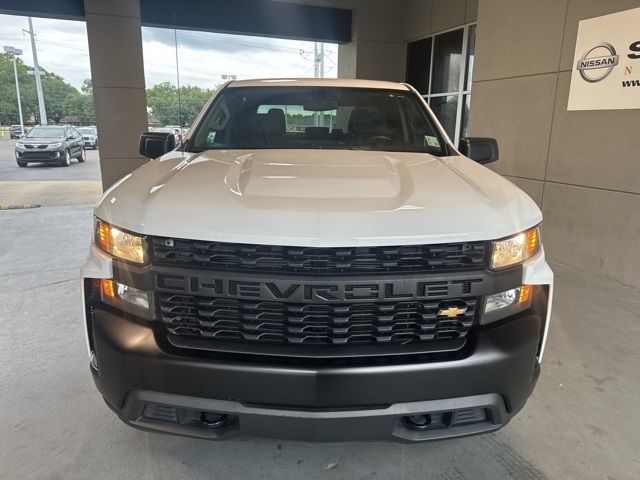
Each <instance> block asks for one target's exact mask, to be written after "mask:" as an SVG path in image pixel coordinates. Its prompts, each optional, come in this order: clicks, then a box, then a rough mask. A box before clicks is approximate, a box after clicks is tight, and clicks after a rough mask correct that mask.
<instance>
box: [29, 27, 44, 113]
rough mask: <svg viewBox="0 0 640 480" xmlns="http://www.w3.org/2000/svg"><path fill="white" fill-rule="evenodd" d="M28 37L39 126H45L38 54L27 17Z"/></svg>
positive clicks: (34, 37)
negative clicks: (29, 39)
mask: <svg viewBox="0 0 640 480" xmlns="http://www.w3.org/2000/svg"><path fill="white" fill-rule="evenodd" d="M28 33H29V36H30V37H31V51H32V52H33V71H34V72H35V75H36V91H37V93H38V107H39V108H40V124H41V125H46V124H47V109H46V107H45V105H44V95H43V94H42V81H41V80H40V67H39V66H38V52H37V51H36V35H35V34H34V33H33V23H32V22H31V17H29V32H28Z"/></svg>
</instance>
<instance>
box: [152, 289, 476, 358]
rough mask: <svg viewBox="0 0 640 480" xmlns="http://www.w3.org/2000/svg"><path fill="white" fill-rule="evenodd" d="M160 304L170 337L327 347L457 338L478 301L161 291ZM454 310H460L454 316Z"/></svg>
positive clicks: (463, 334) (471, 319) (471, 316)
mask: <svg viewBox="0 0 640 480" xmlns="http://www.w3.org/2000/svg"><path fill="white" fill-rule="evenodd" d="M159 301H160V311H161V316H162V320H163V321H164V323H165V325H166V327H167V329H168V330H169V332H170V333H172V334H174V335H179V336H187V337H197V338H203V339H212V340H223V341H239V342H245V343H247V342H253V343H255V342H257V343H271V344H280V345H303V344H311V345H327V346H331V345H333V346H337V345H356V344H357V345H372V344H376V345H384V344H396V345H397V344H410V343H420V342H437V341H440V340H452V339H458V338H461V337H464V336H466V334H467V332H468V331H469V328H470V327H471V324H472V323H473V319H474V317H475V314H476V304H477V298H476V297H472V298H464V299H447V300H408V301H395V302H375V303H331V304H328V303H285V302H271V301H259V300H246V299H242V300H238V299H229V298H217V297H200V296H195V295H186V294H170V293H159ZM453 309H461V310H459V311H458V312H454V311H453ZM463 309H466V310H463ZM445 312H446V313H445ZM456 313H457V314H456ZM447 314H449V315H454V316H452V317H449V316H447Z"/></svg>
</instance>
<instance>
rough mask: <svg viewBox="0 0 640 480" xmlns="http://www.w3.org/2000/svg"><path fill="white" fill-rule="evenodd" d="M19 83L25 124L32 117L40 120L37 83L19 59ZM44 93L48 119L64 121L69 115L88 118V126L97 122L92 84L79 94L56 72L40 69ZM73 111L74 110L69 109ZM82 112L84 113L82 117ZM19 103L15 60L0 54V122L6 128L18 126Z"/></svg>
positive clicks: (88, 83) (86, 84)
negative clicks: (14, 67) (13, 125)
mask: <svg viewBox="0 0 640 480" xmlns="http://www.w3.org/2000/svg"><path fill="white" fill-rule="evenodd" d="M16 68H17V70H18V80H19V82H20V96H21V100H22V112H23V115H24V119H25V121H26V120H27V119H28V118H30V117H33V118H39V114H40V111H39V109H38V99H37V95H36V82H35V77H34V76H33V75H29V74H28V73H27V72H28V70H30V68H31V67H28V66H27V65H25V64H24V62H23V61H22V60H21V59H20V58H18V59H16ZM40 71H41V79H42V91H43V93H44V102H45V107H46V109H47V115H48V116H49V118H62V117H64V116H66V115H72V116H76V117H78V118H85V119H86V120H81V121H82V122H86V123H93V122H95V114H94V112H93V93H92V91H91V81H87V80H85V83H84V85H83V87H82V89H83V91H82V92H80V91H78V90H77V89H76V88H74V87H73V86H72V85H69V84H68V83H67V82H65V81H64V79H63V78H62V77H60V76H59V75H56V74H55V73H51V72H48V71H47V70H45V69H43V68H41V69H40ZM69 108H71V109H72V110H68V109H69ZM80 113H82V114H80ZM19 121H20V120H19V118H18V102H17V99H16V88H15V81H14V74H13V59H12V58H11V55H9V54H5V53H3V54H0V123H2V124H5V125H10V124H17V123H19Z"/></svg>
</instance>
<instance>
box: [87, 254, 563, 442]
mask: <svg viewBox="0 0 640 480" xmlns="http://www.w3.org/2000/svg"><path fill="white" fill-rule="evenodd" d="M82 276H83V278H113V276H114V266H113V262H112V261H111V258H110V257H109V256H108V255H106V254H104V253H103V252H101V251H100V250H98V249H97V248H96V247H92V249H91V254H90V256H89V258H88V259H87V261H86V262H85V264H84V266H83V271H82ZM523 283H527V284H531V285H537V287H536V292H537V295H538V299H539V300H540V301H538V302H535V305H536V308H532V309H530V310H528V311H526V312H522V313H520V314H518V315H516V316H514V317H512V318H509V319H505V320H502V321H500V322H498V323H495V324H491V325H489V326H486V327H482V328H477V329H476V330H475V331H474V333H473V336H472V338H471V339H470V342H469V346H468V347H469V348H468V349H466V350H465V352H464V355H460V356H455V358H447V359H444V360H442V359H439V360H437V361H434V360H433V359H429V360H424V359H422V360H421V359H420V358H419V357H417V358H411V357H406V359H398V358H397V357H395V358H392V359H379V360H380V361H369V362H365V363H362V364H359V363H357V362H344V363H340V364H335V365H334V364H330V363H326V364H319V363H313V362H309V363H305V362H291V361H288V360H286V359H283V358H281V357H264V356H259V355H242V354H212V353H202V352H200V353H197V352H194V351H186V350H176V349H175V348H173V349H172V348H167V344H166V341H165V339H164V338H163V337H162V336H161V335H158V336H157V335H156V333H155V332H154V329H153V323H154V322H147V321H140V320H136V319H135V318H133V317H129V316H127V315H126V314H121V313H119V312H117V311H114V310H111V309H109V308H108V307H106V308H101V307H94V308H93V309H92V311H91V309H88V308H87V309H85V311H86V313H87V315H86V322H85V325H86V326H87V341H88V349H89V352H90V354H91V355H93V356H94V357H93V358H94V360H95V362H96V364H97V369H96V368H93V367H92V368H91V371H92V373H93V378H94V381H95V383H96V386H97V388H98V390H99V391H100V393H101V394H102V395H103V397H104V399H105V401H106V403H107V404H108V405H109V407H110V408H112V409H113V410H114V411H115V412H116V413H117V415H118V416H119V417H120V418H121V419H122V420H123V421H124V422H125V423H127V424H129V425H131V426H134V427H136V428H141V429H144V430H152V431H159V432H166V433H172V434H179V435H186V436H192V437H200V438H209V439H225V438H229V437H232V436H250V437H267V438H279V439H290V440H299V441H318V442H320V441H368V440H390V441H400V442H419V441H425V440H433V439H441V438H452V437H460V436H466V435H473V434H478V433H484V432H489V431H493V430H496V429H498V428H501V427H502V426H504V425H505V424H506V423H508V422H509V421H510V419H511V418H512V417H513V415H515V414H516V413H517V412H518V411H519V410H520V409H521V408H522V407H523V406H524V404H525V402H526V400H527V398H528V397H529V395H530V394H531V392H532V390H533V388H534V386H535V383H536V381H537V378H538V375H539V371H540V366H539V362H540V359H541V358H542V353H543V351H544V344H545V341H546V337H547V332H548V325H549V314H550V310H551V298H552V286H553V274H552V273H551V270H550V269H549V267H548V265H547V264H546V262H545V260H544V255H543V253H541V254H540V255H538V256H537V258H535V259H532V260H531V261H529V262H528V263H527V264H526V265H525V266H524V268H523ZM84 287H85V283H83V288H84ZM534 298H535V297H534ZM206 412H214V413H217V414H225V415H227V417H226V421H225V422H224V424H223V425H221V426H218V425H216V426H215V427H214V426H209V425H208V424H207V423H206V422H203V421H202V418H201V415H203V414H204V413H206ZM415 415H428V416H429V418H430V419H432V420H433V422H432V424H431V426H430V427H429V428H427V429H424V430H415V429H413V428H410V425H408V424H407V421H406V419H407V417H409V416H415Z"/></svg>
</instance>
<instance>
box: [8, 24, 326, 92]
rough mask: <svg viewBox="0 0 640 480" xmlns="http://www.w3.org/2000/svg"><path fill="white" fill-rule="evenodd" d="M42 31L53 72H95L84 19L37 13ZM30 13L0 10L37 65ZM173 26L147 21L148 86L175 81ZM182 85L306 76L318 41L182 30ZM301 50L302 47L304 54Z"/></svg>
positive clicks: (41, 47) (78, 77) (80, 75)
mask: <svg viewBox="0 0 640 480" xmlns="http://www.w3.org/2000/svg"><path fill="white" fill-rule="evenodd" d="M33 25H34V30H35V31H36V35H37V39H38V42H37V47H38V60H39V63H40V65H41V66H42V67H43V68H45V69H46V70H48V71H50V72H54V73H57V74H58V75H60V76H62V77H63V78H64V79H65V80H66V81H67V82H68V83H70V84H71V85H73V86H75V87H76V88H80V87H81V86H82V82H83V81H84V80H85V79H86V78H90V77H91V68H90V62H89V47H88V42H87V31H86V25H85V23H84V22H79V21H69V20H54V19H44V18H34V19H33ZM27 28H28V24H27V18H26V17H17V16H11V15H0V41H1V42H2V45H12V46H14V47H17V48H21V49H22V50H23V51H24V55H23V56H22V60H23V61H24V62H25V63H26V64H28V65H33V59H32V55H31V44H30V42H29V36H28V35H26V34H23V32H22V30H23V29H27ZM174 35H175V34H174V31H173V30H171V29H163V28H154V27H143V28H142V40H143V53H144V69H145V81H146V84H147V85H148V86H151V85H153V84H156V83H159V82H164V81H168V82H171V83H174V84H175V83H176V81H177V72H176V50H175V36H174ZM177 40H178V63H179V66H180V72H179V73H180V83H181V85H194V86H199V87H202V88H213V87H215V86H216V85H217V84H219V83H221V82H222V81H223V80H222V79H221V75H224V74H233V75H237V76H238V78H268V77H294V76H295V77H302V76H310V75H312V74H313V60H312V55H311V52H312V51H313V42H305V41H299V40H285V39H275V38H264V37H249V36H242V35H229V34H222V33H212V32H195V31H185V30H178V31H177ZM326 48H327V51H328V52H331V54H330V55H328V58H330V59H331V60H327V62H326V63H325V65H326V70H325V75H326V76H328V77H331V76H333V77H335V76H336V73H337V67H336V66H335V63H337V48H336V46H335V45H330V46H327V47H326ZM301 51H302V52H303V53H302V54H301Z"/></svg>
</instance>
